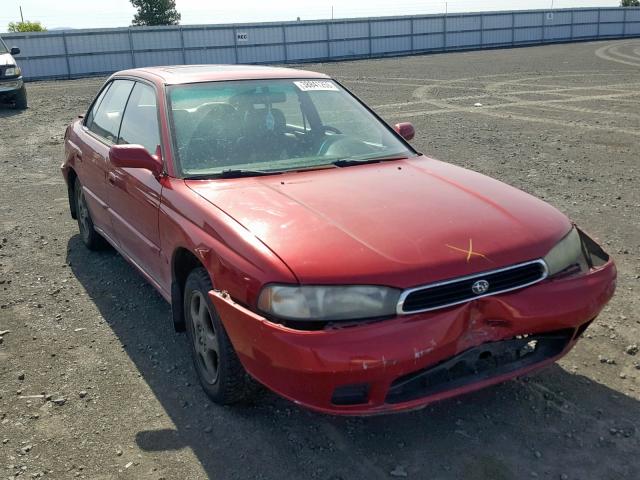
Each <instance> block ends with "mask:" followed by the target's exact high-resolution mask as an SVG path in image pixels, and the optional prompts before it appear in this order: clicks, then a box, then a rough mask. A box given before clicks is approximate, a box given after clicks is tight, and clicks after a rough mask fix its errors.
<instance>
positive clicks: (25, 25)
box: [9, 20, 47, 32]
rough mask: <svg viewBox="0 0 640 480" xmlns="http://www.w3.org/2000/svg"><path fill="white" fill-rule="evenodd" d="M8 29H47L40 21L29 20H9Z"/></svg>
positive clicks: (44, 30)
mask: <svg viewBox="0 0 640 480" xmlns="http://www.w3.org/2000/svg"><path fill="white" fill-rule="evenodd" d="M9 31H10V32H46V31H47V29H46V28H44V27H43V26H42V25H41V24H40V22H30V21H29V20H27V21H26V22H11V23H9Z"/></svg>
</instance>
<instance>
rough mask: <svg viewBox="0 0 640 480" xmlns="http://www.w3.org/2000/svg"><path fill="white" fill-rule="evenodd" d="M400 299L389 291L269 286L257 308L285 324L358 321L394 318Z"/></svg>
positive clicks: (398, 295)
mask: <svg viewBox="0 0 640 480" xmlns="http://www.w3.org/2000/svg"><path fill="white" fill-rule="evenodd" d="M399 297H400V291H399V290H396V289H394V288H388V287H377V286H366V285H363V286H359V285H345V286H297V285H267V286H266V287H265V288H264V289H263V290H262V292H260V297H259V298H258V308H259V309H260V310H261V311H262V312H264V313H266V314H268V315H272V316H274V317H278V318H282V319H285V320H310V321H332V320H356V319H364V318H376V317H385V316H389V315H395V312H396V305H397V303H398V298H399Z"/></svg>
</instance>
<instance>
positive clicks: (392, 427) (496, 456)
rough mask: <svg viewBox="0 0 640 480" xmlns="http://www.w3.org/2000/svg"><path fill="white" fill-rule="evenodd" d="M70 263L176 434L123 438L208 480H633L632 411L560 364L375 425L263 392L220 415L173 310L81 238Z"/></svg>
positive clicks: (118, 260)
mask: <svg viewBox="0 0 640 480" xmlns="http://www.w3.org/2000/svg"><path fill="white" fill-rule="evenodd" d="M67 261H68V263H69V264H70V266H71V268H72V270H73V273H74V274H75V276H76V277H77V279H78V280H79V282H80V283H81V284H82V285H83V287H84V288H85V290H86V292H87V294H88V295H89V297H90V298H91V300H92V301H93V302H94V303H95V305H96V306H97V308H98V309H99V311H100V313H101V315H102V316H103V318H104V320H105V322H106V323H107V324H108V325H109V327H110V328H111V329H112V330H113V332H114V333H115V335H116V336H117V337H118V339H119V341H120V342H121V343H122V345H123V348H124V351H125V352H126V353H127V355H128V356H129V357H130V358H131V360H132V361H133V363H134V364H135V366H136V368H137V369H138V371H139V373H140V374H141V375H142V377H143V378H144V380H145V381H146V383H147V384H148V385H149V387H150V388H151V390H152V391H153V394H154V395H155V397H156V398H157V400H158V401H159V402H160V404H161V405H162V407H163V408H164V410H165V411H166V413H167V415H168V416H169V417H170V419H171V421H172V423H173V424H174V425H175V428H174V429H165V430H147V431H140V432H138V434H137V435H136V438H135V439H130V440H131V441H132V442H133V441H135V442H136V444H137V445H138V447H139V448H141V449H142V450H144V451H147V452H167V451H171V450H179V449H183V448H190V449H191V450H192V451H193V452H194V453H195V455H196V456H197V458H198V460H199V462H200V463H201V466H202V468H203V470H204V471H205V472H206V474H207V475H208V476H209V477H210V478H264V479H267V478H268V479H271V478H273V479H284V478H292V479H297V478H321V479H332V480H337V479H345V480H346V479H359V478H366V479H370V478H374V479H376V478H389V476H390V475H391V476H392V477H403V476H408V477H409V478H430V479H431V478H433V479H470V480H475V479H477V480H480V479H511V478H521V477H523V476H524V478H533V477H535V476H539V477H541V478H542V477H544V478H565V477H562V475H567V477H566V478H571V479H573V478H583V479H587V478H611V479H613V478H629V479H630V478H640V468H639V465H640V460H638V456H637V453H638V451H640V442H639V438H638V437H639V436H640V434H639V433H638V432H637V431H636V429H637V428H638V420H639V419H640V402H638V401H636V400H634V399H632V398H630V397H627V396H625V395H623V394H621V393H619V392H617V391H615V390H612V389H610V388H608V387H606V386H604V385H601V384H599V383H596V382H594V381H592V380H591V379H589V378H587V377H584V376H581V375H578V374H571V373H569V372H567V371H565V370H564V369H562V368H561V367H559V366H553V367H551V368H549V369H547V370H545V371H544V372H542V373H540V374H539V375H537V376H535V377H530V378H528V379H521V380H516V381H511V382H507V383H505V384H502V385H499V386H497V387H493V388H489V389H485V390H483V391H480V392H477V393H473V394H469V395H466V396H464V397H461V398H458V399H454V400H449V401H444V402H441V403H437V404H434V405H432V406H429V407H428V408H426V409H423V410H420V411H416V412H408V413H402V414H395V415H385V416H378V417H367V418H346V417H331V416H325V415H320V414H316V413H313V412H309V411H307V410H304V409H301V408H299V407H297V406H296V405H294V404H292V403H290V402H288V401H286V400H283V399H281V398H279V397H277V396H276V395H274V394H271V393H269V392H266V391H265V392H264V393H262V394H260V395H259V397H258V398H257V399H256V401H255V402H254V403H252V404H248V405H240V406H233V407H220V406H217V405H215V404H212V403H211V402H209V400H208V399H207V397H206V396H205V394H204V393H203V392H202V391H201V389H200V388H199V385H198V381H197V378H196V375H195V372H194V370H193V368H192V364H191V359H190V356H189V350H188V345H187V342H186V339H185V335H181V334H176V333H175V332H174V331H173V328H172V326H171V320H170V318H171V316H170V308H169V305H168V304H167V303H166V302H165V301H164V300H163V299H162V298H161V296H160V295H159V294H157V293H156V292H155V290H154V289H153V288H152V287H151V286H149V285H148V284H146V283H145V281H144V279H143V278H142V277H141V276H140V275H139V274H138V273H137V272H136V271H135V270H134V269H133V267H131V266H129V264H128V263H127V262H126V261H125V260H124V259H123V258H122V257H121V256H119V255H118V254H117V253H116V252H115V251H113V250H107V251H103V252H89V251H88V250H86V249H85V248H84V246H83V245H82V242H81V240H80V238H79V236H78V235H75V236H74V237H72V238H71V239H70V240H69V243H68V253H67ZM134 322H135V323H134ZM605 460H606V461H605Z"/></svg>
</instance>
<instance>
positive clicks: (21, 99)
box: [13, 85, 27, 110]
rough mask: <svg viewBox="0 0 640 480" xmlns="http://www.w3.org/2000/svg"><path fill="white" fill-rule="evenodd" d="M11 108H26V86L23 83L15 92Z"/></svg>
mask: <svg viewBox="0 0 640 480" xmlns="http://www.w3.org/2000/svg"><path fill="white" fill-rule="evenodd" d="M13 108H15V109H16V110H26V108H27V88H26V87H25V86H24V85H22V88H21V89H20V90H18V92H17V93H16V98H15V100H14V102H13Z"/></svg>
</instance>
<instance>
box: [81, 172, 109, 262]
mask: <svg viewBox="0 0 640 480" xmlns="http://www.w3.org/2000/svg"><path fill="white" fill-rule="evenodd" d="M73 193H74V197H75V200H76V217H77V219H78V229H79V230H80V237H81V238H82V243H84V244H85V246H86V247H87V248H88V249H89V250H102V249H103V248H104V247H105V246H106V242H105V240H104V238H102V237H101V236H100V234H99V233H98V232H97V231H96V229H95V228H94V226H93V220H92V219H91V213H90V212H89V207H88V205H87V200H86V199H85V197H84V192H83V191H82V184H81V183H80V179H78V178H76V181H75V183H74V186H73Z"/></svg>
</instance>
